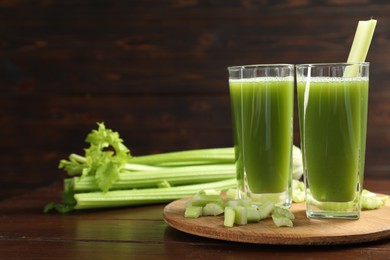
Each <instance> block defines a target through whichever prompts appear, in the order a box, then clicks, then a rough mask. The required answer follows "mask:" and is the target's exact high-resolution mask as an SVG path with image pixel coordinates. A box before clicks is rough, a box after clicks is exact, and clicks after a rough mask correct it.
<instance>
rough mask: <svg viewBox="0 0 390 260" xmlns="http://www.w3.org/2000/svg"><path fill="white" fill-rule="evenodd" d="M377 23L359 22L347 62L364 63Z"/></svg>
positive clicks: (372, 21) (372, 20)
mask: <svg viewBox="0 0 390 260" xmlns="http://www.w3.org/2000/svg"><path fill="white" fill-rule="evenodd" d="M376 23H377V21H376V20H374V19H371V20H368V21H359V23H358V26H357V29H356V33H355V37H354V40H353V42H352V47H351V50H350V52H349V56H348V62H364V61H365V60H366V57H367V53H368V49H369V48H370V44H371V40H372V37H373V35H374V31H375V26H376Z"/></svg>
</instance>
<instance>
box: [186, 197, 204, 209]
mask: <svg viewBox="0 0 390 260" xmlns="http://www.w3.org/2000/svg"><path fill="white" fill-rule="evenodd" d="M208 202H209V201H207V200H200V199H194V200H189V201H187V202H186V208H188V207H191V206H196V207H204V206H206V204H207V203H208Z"/></svg>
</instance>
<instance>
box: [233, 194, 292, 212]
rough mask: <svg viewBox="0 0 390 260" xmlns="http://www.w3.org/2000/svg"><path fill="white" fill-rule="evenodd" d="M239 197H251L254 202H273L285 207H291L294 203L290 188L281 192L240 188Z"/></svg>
mask: <svg viewBox="0 0 390 260" xmlns="http://www.w3.org/2000/svg"><path fill="white" fill-rule="evenodd" d="M238 197H239V198H240V199H250V200H251V201H252V203H254V204H259V205H261V204H264V203H266V202H272V203H274V204H275V205H278V206H281V207H284V208H290V207H291V203H292V194H291V191H290V190H287V191H284V192H279V193H251V192H245V191H241V190H239V192H238Z"/></svg>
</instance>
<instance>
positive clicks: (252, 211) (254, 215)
mask: <svg viewBox="0 0 390 260" xmlns="http://www.w3.org/2000/svg"><path fill="white" fill-rule="evenodd" d="M246 215H247V216H246V217H247V221H248V223H250V222H259V221H260V213H259V211H258V210H257V208H255V207H246Z"/></svg>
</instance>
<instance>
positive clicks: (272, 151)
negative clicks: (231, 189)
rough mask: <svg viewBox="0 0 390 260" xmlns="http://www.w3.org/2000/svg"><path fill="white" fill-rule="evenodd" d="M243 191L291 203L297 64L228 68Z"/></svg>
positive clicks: (241, 194) (246, 195)
mask: <svg viewBox="0 0 390 260" xmlns="http://www.w3.org/2000/svg"><path fill="white" fill-rule="evenodd" d="M228 71H229V87H230V102H231V110H232V121H233V135H234V148H235V156H236V168H237V181H238V190H239V191H238V196H239V198H249V199H251V200H252V201H253V202H254V203H258V204H261V203H264V202H267V201H272V202H274V203H276V204H278V205H281V206H284V207H290V206H291V197H292V191H291V182H292V180H291V178H292V177H291V176H292V174H291V171H292V143H293V142H292V137H293V134H292V131H293V103H294V66H293V65H291V64H271V65H248V66H234V67H229V68H228Z"/></svg>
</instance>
